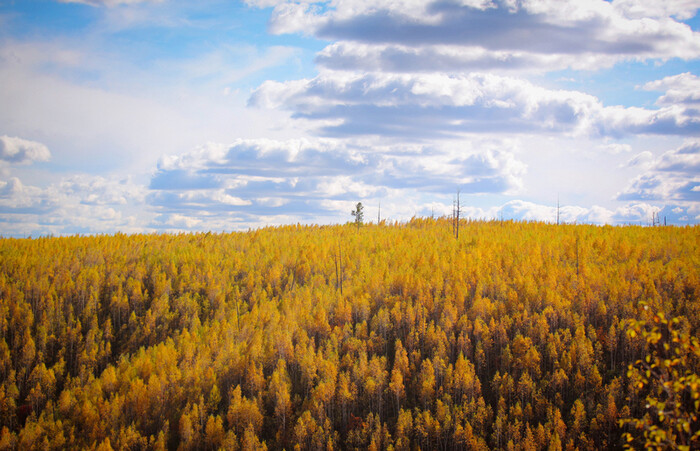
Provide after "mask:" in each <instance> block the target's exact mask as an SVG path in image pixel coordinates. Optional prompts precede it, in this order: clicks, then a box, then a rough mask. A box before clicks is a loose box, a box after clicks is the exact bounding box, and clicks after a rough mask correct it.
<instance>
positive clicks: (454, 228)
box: [452, 190, 460, 239]
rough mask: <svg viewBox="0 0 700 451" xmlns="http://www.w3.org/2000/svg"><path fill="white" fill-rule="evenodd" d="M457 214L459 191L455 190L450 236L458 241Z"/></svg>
mask: <svg viewBox="0 0 700 451" xmlns="http://www.w3.org/2000/svg"><path fill="white" fill-rule="evenodd" d="M459 213H460V203H459V190H457V198H456V199H454V200H453V201H452V234H453V235H454V236H455V239H459Z"/></svg>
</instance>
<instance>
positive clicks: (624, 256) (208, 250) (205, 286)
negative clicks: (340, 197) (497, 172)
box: [0, 218, 700, 450]
mask: <svg viewBox="0 0 700 451" xmlns="http://www.w3.org/2000/svg"><path fill="white" fill-rule="evenodd" d="M453 228H454V223H453V221H452V220H451V219H450V218H436V219H432V218H414V219H412V220H411V221H408V222H402V223H395V222H391V223H388V222H381V223H379V224H365V225H363V226H362V227H356V226H355V224H345V225H334V226H302V225H292V226H283V227H270V228H264V229H259V230H252V231H248V232H240V233H219V234H217V233H198V234H178V235H173V234H151V235H124V234H116V235H96V236H71V237H43V238H34V239H0V449H22V450H23V449H97V450H110V449H129V450H139V449H141V450H146V449H171V450H179V449H182V450H187V449H198V450H200V449H201V450H216V449H227V450H229V449H230V450H253V449H255V450H257V449H270V450H272V449H287V450H292V449H301V450H332V449H341V450H354V449H363V450H364V449H371V450H414V449H424V450H456V449H465V450H466V449H484V450H485V449H506V450H545V449H546V450H564V449H566V450H574V449H580V450H584V449H622V448H623V447H631V448H635V449H638V448H642V447H645V446H646V447H651V448H659V449H662V448H663V449H666V448H669V447H677V448H678V449H700V419H699V415H700V413H699V412H700V408H699V407H700V378H699V377H698V375H699V374H700V347H699V346H698V338H697V337H698V336H699V335H700V228H699V227H698V226H692V227H640V226H620V227H613V226H593V225H571V224H562V225H556V224H546V223H536V222H514V221H471V220H462V221H461V223H460V231H459V236H458V238H456V237H455V235H454V233H453Z"/></svg>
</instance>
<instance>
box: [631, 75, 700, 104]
mask: <svg viewBox="0 0 700 451" xmlns="http://www.w3.org/2000/svg"><path fill="white" fill-rule="evenodd" d="M642 89H645V90H647V91H665V92H666V94H664V95H663V96H661V97H659V99H658V100H657V101H656V103H657V104H659V105H674V104H687V105H696V106H697V105H698V104H700V77H698V76H696V75H694V74H691V73H690V72H685V73H682V74H678V75H671V76H669V77H665V78H663V79H661V80H655V81H650V82H649V83H646V84H644V86H642Z"/></svg>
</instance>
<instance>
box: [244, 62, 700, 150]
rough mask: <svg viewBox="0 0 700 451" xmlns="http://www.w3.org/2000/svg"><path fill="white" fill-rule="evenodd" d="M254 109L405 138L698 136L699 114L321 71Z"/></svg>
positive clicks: (470, 81)
mask: <svg viewBox="0 0 700 451" xmlns="http://www.w3.org/2000/svg"><path fill="white" fill-rule="evenodd" d="M249 103H250V104H251V105H253V106H259V107H264V108H285V109H288V110H291V111H292V112H293V113H294V115H295V117H297V118H300V119H305V120H308V121H310V122H311V123H317V124H318V126H319V131H320V133H322V134H326V135H328V136H357V135H377V136H391V137H401V138H402V139H428V138H438V137H454V136H458V135H461V134H464V133H469V132H476V133H494V132H499V133H550V132H556V133H565V134H572V135H581V134H588V135H598V136H612V137H619V136H624V135H626V134H645V133H651V134H678V135H688V134H690V135H692V134H697V133H700V117H698V116H697V115H695V114H692V111H689V110H686V109H684V108H682V107H678V106H675V105H674V106H669V107H664V108H661V109H658V110H648V109H644V108H625V107H619V106H615V107H604V106H603V105H602V103H601V102H600V101H599V100H598V99H597V98H596V97H594V96H592V95H589V94H585V93H583V92H579V91H565V90H549V89H545V88H542V87H539V86H536V85H534V84H532V83H530V82H528V81H526V80H522V79H518V78H513V77H503V76H498V75H494V74H479V73H472V74H469V75H459V76H450V75H446V74H440V73H435V74H383V73H369V74H356V73H348V72H335V71H328V72H322V73H321V74H320V75H319V76H317V77H316V78H313V79H305V80H295V81H290V82H284V83H280V82H274V81H268V82H265V83H263V84H262V85H261V86H260V87H259V88H258V89H257V90H256V91H255V92H253V94H252V95H251V98H250V100H249Z"/></svg>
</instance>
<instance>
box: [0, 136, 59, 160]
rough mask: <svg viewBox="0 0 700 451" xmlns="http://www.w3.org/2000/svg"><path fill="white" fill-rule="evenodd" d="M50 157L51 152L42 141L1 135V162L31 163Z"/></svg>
mask: <svg viewBox="0 0 700 451" xmlns="http://www.w3.org/2000/svg"><path fill="white" fill-rule="evenodd" d="M50 158H51V152H49V149H48V148H47V147H46V146H45V145H43V144H41V143H38V142H36V141H29V140H26V139H22V138H17V137H10V136H7V135H5V136H0V162H5V163H11V164H31V163H34V162H37V161H48V160H49V159H50Z"/></svg>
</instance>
